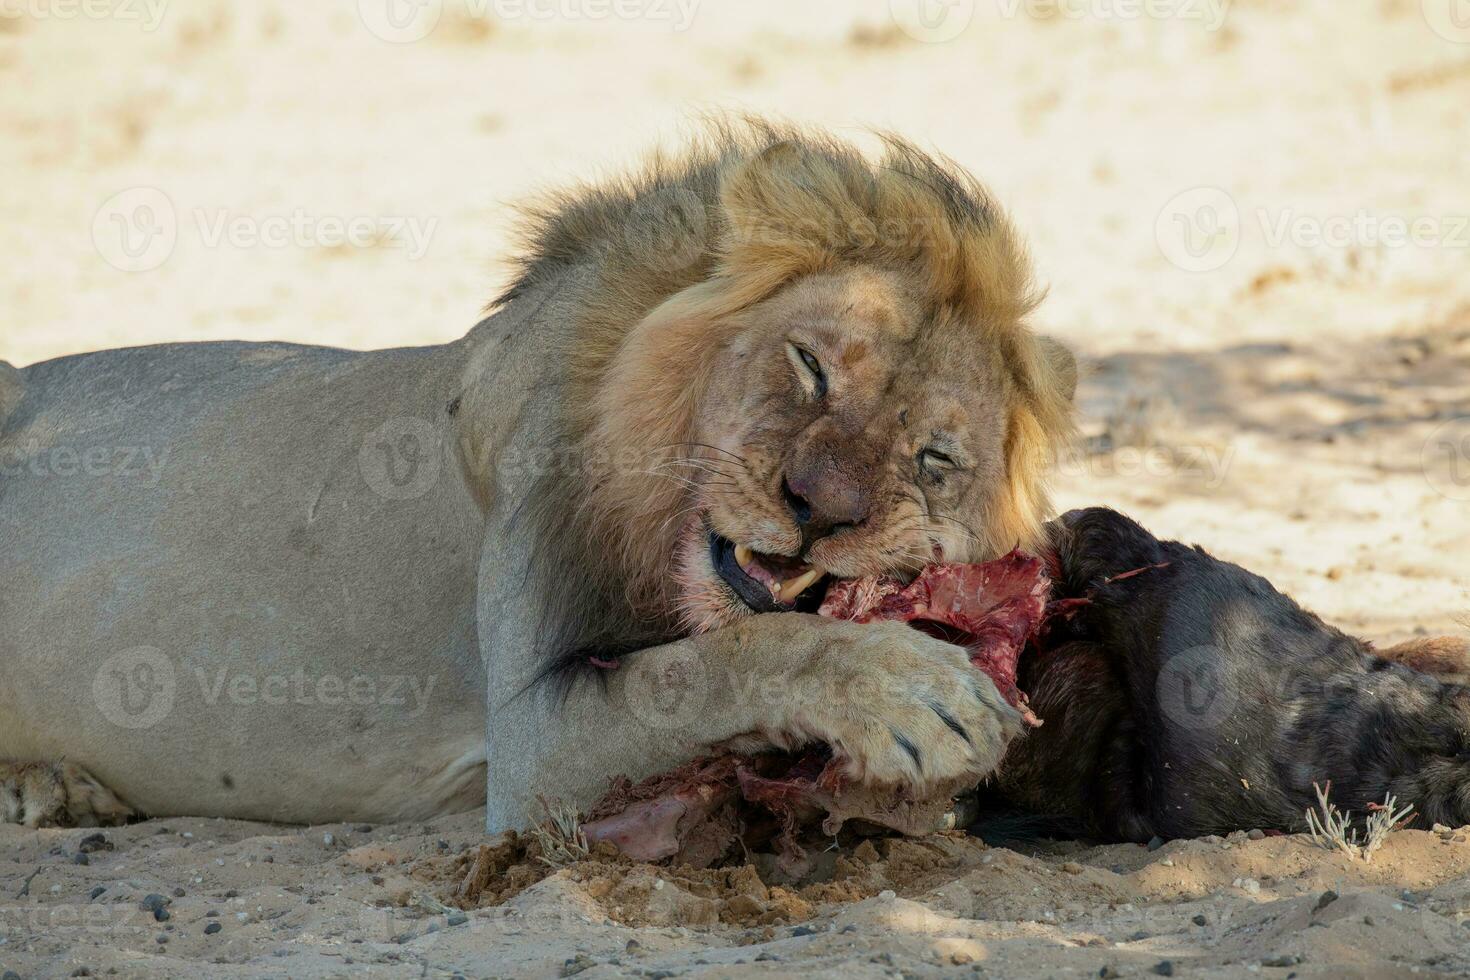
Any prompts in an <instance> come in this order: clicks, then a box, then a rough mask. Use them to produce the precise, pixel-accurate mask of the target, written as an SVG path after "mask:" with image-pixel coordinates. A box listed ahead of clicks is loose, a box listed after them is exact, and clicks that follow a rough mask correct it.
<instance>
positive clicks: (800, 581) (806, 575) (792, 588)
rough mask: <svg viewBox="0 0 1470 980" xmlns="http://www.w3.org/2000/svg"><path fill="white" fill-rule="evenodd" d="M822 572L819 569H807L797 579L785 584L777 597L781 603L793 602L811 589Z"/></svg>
mask: <svg viewBox="0 0 1470 980" xmlns="http://www.w3.org/2000/svg"><path fill="white" fill-rule="evenodd" d="M823 574H824V573H823V571H822V570H821V569H820V568H809V569H807V570H806V571H805V572H803V573H802V574H801V575H799V576H798V577H796V578H794V579H792V580H791V581H790V582H787V583H786V585H785V586H783V587H782V589H781V594H780V596H779V597H778V598H779V599H780V601H781V602H795V601H796V597H797V596H799V595H801V594H802V593H803V592H805V591H806V590H807V589H809V588H811V587H812V583H814V582H815V581H816V580H817V579H819V578H821V577H822V575H823Z"/></svg>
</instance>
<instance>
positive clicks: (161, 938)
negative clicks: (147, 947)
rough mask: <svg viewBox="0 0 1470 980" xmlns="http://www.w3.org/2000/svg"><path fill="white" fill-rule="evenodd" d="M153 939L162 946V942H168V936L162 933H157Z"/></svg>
mask: <svg viewBox="0 0 1470 980" xmlns="http://www.w3.org/2000/svg"><path fill="white" fill-rule="evenodd" d="M153 941H154V942H155V943H157V944H158V945H160V946H162V945H163V944H164V943H166V942H168V937H167V936H165V935H164V934H163V933H159V934H158V935H157V936H154V937H153Z"/></svg>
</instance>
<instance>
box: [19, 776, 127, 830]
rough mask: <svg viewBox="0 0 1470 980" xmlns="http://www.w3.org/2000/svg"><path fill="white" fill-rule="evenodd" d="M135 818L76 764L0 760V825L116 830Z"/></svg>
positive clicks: (106, 789)
mask: <svg viewBox="0 0 1470 980" xmlns="http://www.w3.org/2000/svg"><path fill="white" fill-rule="evenodd" d="M133 815H134V811H133V808H132V807H130V806H128V805H127V804H126V803H124V802H122V800H119V799H118V798H117V796H116V794H114V793H113V792H112V791H111V790H110V789H108V788H107V787H106V786H103V785H102V784H101V783H100V782H98V781H97V779H96V777H94V776H93V775H92V774H91V773H89V772H87V770H85V769H83V768H82V767H81V766H78V765H76V764H75V763H71V762H16V761H14V760H0V823H18V824H23V825H25V826H27V827H99V826H116V825H119V824H122V823H124V822H126V821H127V819H128V818H129V817H131V816H133Z"/></svg>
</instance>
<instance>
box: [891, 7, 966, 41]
mask: <svg viewBox="0 0 1470 980" xmlns="http://www.w3.org/2000/svg"><path fill="white" fill-rule="evenodd" d="M888 13H889V16H891V17H892V18H893V22H894V23H895V24H897V25H898V29H899V30H901V31H903V32H904V33H905V34H907V35H908V36H909V37H911V38H913V39H914V40H915V41H922V42H924V43H925V44H943V43H944V42H945V41H953V40H954V39H955V38H957V37H959V36H960V35H961V34H963V33H965V29H966V28H968V27H969V26H970V22H971V21H973V20H974V19H975V0H888Z"/></svg>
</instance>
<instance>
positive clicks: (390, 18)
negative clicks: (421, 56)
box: [357, 0, 444, 44]
mask: <svg viewBox="0 0 1470 980" xmlns="http://www.w3.org/2000/svg"><path fill="white" fill-rule="evenodd" d="M443 15H444V0H357V16H358V17H359V19H361V20H362V23H363V26H364V27H366V28H367V29H368V31H370V32H371V33H372V34H373V35H375V36H376V37H378V38H380V39H382V40H384V41H387V42H389V43H390V44H412V43H413V42H415V41H422V40H423V39H424V38H426V37H428V36H429V35H430V34H432V33H433V32H434V28H435V27H438V26H439V18H440V17H442V16H443Z"/></svg>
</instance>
